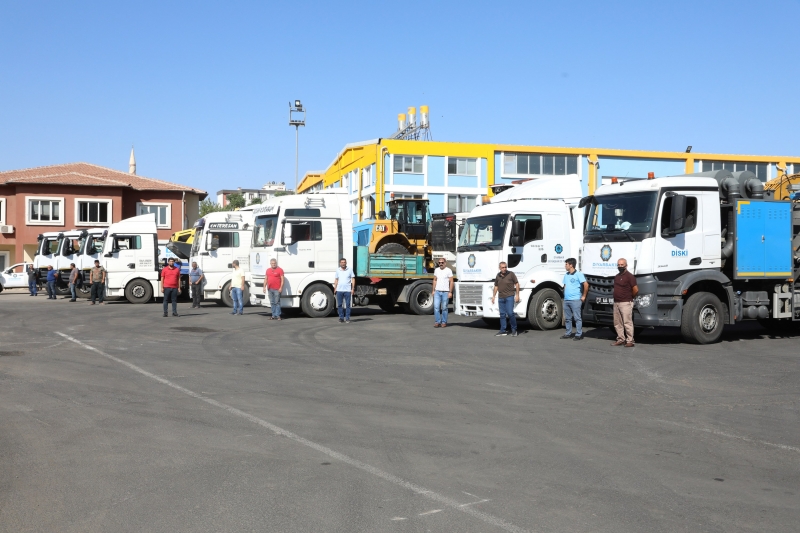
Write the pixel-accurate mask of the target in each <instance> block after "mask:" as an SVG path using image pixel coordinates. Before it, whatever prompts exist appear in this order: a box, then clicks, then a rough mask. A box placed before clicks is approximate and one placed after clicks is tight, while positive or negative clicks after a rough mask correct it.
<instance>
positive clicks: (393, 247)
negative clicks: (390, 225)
mask: <svg viewBox="0 0 800 533" xmlns="http://www.w3.org/2000/svg"><path fill="white" fill-rule="evenodd" d="M376 253H379V254H386V255H409V253H408V249H406V247H405V246H403V245H402V244H397V243H396V242H390V243H386V244H383V245H381V247H380V248H378V250H377V252H376Z"/></svg>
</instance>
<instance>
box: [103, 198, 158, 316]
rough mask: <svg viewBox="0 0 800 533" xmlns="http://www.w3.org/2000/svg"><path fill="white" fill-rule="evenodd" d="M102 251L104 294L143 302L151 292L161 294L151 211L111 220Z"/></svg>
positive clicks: (154, 230) (155, 237)
mask: <svg viewBox="0 0 800 533" xmlns="http://www.w3.org/2000/svg"><path fill="white" fill-rule="evenodd" d="M103 251H104V253H103V257H102V260H101V264H102V265H103V267H104V268H105V269H106V272H107V274H106V295H107V296H112V297H113V296H124V297H125V298H126V299H127V300H128V301H129V302H131V303H147V302H149V301H150V300H151V299H152V298H153V296H158V297H160V296H162V293H161V289H160V287H159V282H158V279H159V262H158V228H157V227H156V219H155V214H153V213H150V214H147V215H139V216H136V217H132V218H128V219H125V220H122V221H120V222H116V223H114V224H111V225H110V226H109V227H108V232H107V234H106V240H105V243H104V245H103Z"/></svg>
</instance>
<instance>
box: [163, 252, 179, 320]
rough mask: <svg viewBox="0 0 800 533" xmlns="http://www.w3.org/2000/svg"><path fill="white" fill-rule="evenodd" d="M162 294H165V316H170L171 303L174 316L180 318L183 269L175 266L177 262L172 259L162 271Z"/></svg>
mask: <svg viewBox="0 0 800 533" xmlns="http://www.w3.org/2000/svg"><path fill="white" fill-rule="evenodd" d="M161 292H162V293H163V294H164V316H169V315H167V308H168V307H169V302H172V316H178V295H179V294H180V293H181V269H180V268H178V267H176V266H175V260H174V259H173V258H171V257H170V258H169V259H168V260H167V266H166V267H165V268H164V269H163V270H161Z"/></svg>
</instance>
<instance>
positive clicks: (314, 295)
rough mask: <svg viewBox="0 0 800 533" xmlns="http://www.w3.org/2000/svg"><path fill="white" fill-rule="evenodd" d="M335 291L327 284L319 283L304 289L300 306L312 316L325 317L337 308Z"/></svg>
mask: <svg viewBox="0 0 800 533" xmlns="http://www.w3.org/2000/svg"><path fill="white" fill-rule="evenodd" d="M335 303H336V300H335V299H334V297H333V291H332V290H331V288H330V287H328V286H327V285H323V284H322V283H317V284H314V285H311V286H310V287H307V288H306V290H304V291H303V297H302V298H301V300H300V308H301V309H302V310H303V313H304V314H305V315H306V316H307V317H310V318H324V317H326V316H328V315H330V314H331V313H332V312H333V310H334V309H335V308H336V305H335Z"/></svg>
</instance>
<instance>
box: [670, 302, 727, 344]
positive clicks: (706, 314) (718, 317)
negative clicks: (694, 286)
mask: <svg viewBox="0 0 800 533" xmlns="http://www.w3.org/2000/svg"><path fill="white" fill-rule="evenodd" d="M724 316H725V313H724V312H723V309H722V303H721V302H720V301H719V298H717V297H716V296H714V295H713V294H711V293H710V292H697V293H695V294H692V295H691V296H689V299H688V300H687V301H686V304H685V305H684V306H683V312H682V313H681V335H682V336H683V339H684V340H685V341H686V342H692V343H695V344H711V343H712V342H717V341H718V340H719V338H720V337H721V336H722V328H723V319H724Z"/></svg>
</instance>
